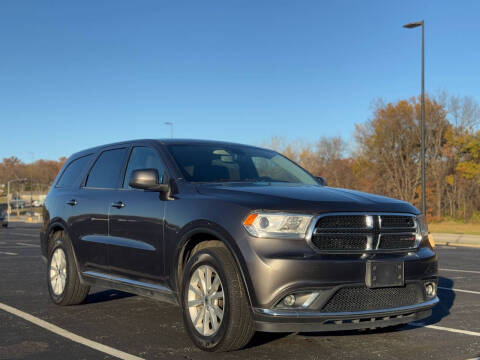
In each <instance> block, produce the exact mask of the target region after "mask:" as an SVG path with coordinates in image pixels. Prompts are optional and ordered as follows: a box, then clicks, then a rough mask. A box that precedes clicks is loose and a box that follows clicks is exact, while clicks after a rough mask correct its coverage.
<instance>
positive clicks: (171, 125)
mask: <svg viewBox="0 0 480 360" xmlns="http://www.w3.org/2000/svg"><path fill="white" fill-rule="evenodd" d="M165 125H169V126H170V137H171V138H172V139H173V123H172V122H170V121H166V122H165Z"/></svg>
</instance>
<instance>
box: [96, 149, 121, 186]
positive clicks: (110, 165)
mask: <svg viewBox="0 0 480 360" xmlns="http://www.w3.org/2000/svg"><path fill="white" fill-rule="evenodd" d="M126 152H127V149H126V148H123V149H115V150H107V151H104V152H103V153H102V154H101V155H100V157H99V158H98V159H97V161H96V162H95V165H94V166H93V168H92V170H91V171H90V174H89V175H88V179H87V184H86V186H87V187H94V188H107V189H115V188H118V187H119V185H120V174H121V173H122V171H123V165H124V160H125V155H126Z"/></svg>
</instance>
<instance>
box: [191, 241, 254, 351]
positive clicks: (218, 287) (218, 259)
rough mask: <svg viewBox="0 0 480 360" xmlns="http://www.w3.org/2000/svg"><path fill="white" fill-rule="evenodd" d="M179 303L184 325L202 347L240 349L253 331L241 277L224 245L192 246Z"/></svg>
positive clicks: (217, 349)
mask: <svg viewBox="0 0 480 360" xmlns="http://www.w3.org/2000/svg"><path fill="white" fill-rule="evenodd" d="M182 305H183V319H184V323H185V328H186V329H187V332H188V334H189V336H190V338H191V339H192V341H193V342H194V343H195V345H196V346H198V347H199V348H200V349H202V350H206V351H231V350H237V349H241V348H242V347H244V346H245V345H246V344H247V343H248V342H249V341H250V339H251V338H252V336H253V334H254V333H255V329H254V323H253V316H252V311H251V308H250V304H249V302H248V298H247V294H246V291H245V287H244V285H243V280H242V278H241V276H240V273H239V271H238V269H237V266H236V264H235V261H234V259H233V257H232V255H231V254H230V252H229V251H228V250H227V249H226V248H225V247H224V246H223V245H219V246H209V247H204V248H202V247H197V248H196V249H195V250H194V253H193V255H192V257H191V258H190V260H189V261H188V263H187V265H186V268H185V272H184V276H183V285H182Z"/></svg>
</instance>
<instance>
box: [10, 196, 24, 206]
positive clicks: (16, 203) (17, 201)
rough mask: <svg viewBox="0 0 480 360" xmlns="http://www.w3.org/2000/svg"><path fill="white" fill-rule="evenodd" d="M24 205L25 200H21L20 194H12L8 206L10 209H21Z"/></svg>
mask: <svg viewBox="0 0 480 360" xmlns="http://www.w3.org/2000/svg"><path fill="white" fill-rule="evenodd" d="M24 207H25V201H23V200H22V199H21V198H20V196H18V195H17V194H13V196H12V200H10V208H12V209H23V208H24Z"/></svg>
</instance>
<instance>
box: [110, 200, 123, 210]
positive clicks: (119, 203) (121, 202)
mask: <svg viewBox="0 0 480 360" xmlns="http://www.w3.org/2000/svg"><path fill="white" fill-rule="evenodd" d="M124 206H125V203H124V202H123V201H117V202H114V203H112V207H114V208H117V209H121V208H123V207H124Z"/></svg>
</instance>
